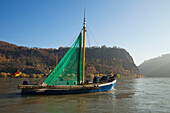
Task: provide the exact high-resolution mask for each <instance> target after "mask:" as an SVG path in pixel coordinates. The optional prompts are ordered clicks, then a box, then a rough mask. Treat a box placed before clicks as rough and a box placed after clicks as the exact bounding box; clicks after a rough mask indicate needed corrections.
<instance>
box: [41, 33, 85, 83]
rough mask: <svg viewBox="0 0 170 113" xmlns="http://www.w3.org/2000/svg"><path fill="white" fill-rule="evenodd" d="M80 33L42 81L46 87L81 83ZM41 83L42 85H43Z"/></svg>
mask: <svg viewBox="0 0 170 113" xmlns="http://www.w3.org/2000/svg"><path fill="white" fill-rule="evenodd" d="M81 59H82V33H80V35H79V36H78V38H77V39H76V40H75V42H74V43H73V44H72V46H71V47H70V49H69V50H68V51H67V53H66V54H65V55H64V57H63V58H62V59H61V61H60V62H59V63H58V65H57V66H56V67H55V68H54V70H53V71H52V72H51V74H50V75H49V76H48V77H47V79H46V80H45V81H44V83H45V84H47V85H77V84H80V81H81ZM44 83H43V84H44Z"/></svg>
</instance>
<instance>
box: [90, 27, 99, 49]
mask: <svg viewBox="0 0 170 113" xmlns="http://www.w3.org/2000/svg"><path fill="white" fill-rule="evenodd" d="M87 29H88V31H89V32H90V34H91V36H92V38H93V40H94V41H95V43H96V44H97V46H99V44H98V43H97V41H96V39H95V38H94V35H93V34H92V32H91V30H90V28H89V27H88V26H87Z"/></svg>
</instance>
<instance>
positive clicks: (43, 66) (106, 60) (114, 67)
mask: <svg viewBox="0 0 170 113" xmlns="http://www.w3.org/2000/svg"><path fill="white" fill-rule="evenodd" d="M68 49H69V48H68V47H60V48H59V50H58V51H59V60H60V59H61V58H62V57H63V56H64V54H65V53H66V52H67V50H68ZM56 50H57V49H52V48H51V49H43V48H28V47H23V46H17V45H14V44H10V43H8V42H4V41H0V72H10V73H12V72H14V71H15V70H16V69H20V70H21V71H22V72H24V73H26V74H38V73H48V71H49V69H50V68H53V67H55V65H56V53H57V51H56ZM110 72H112V73H114V74H121V75H133V74H139V71H138V68H137V66H136V65H135V64H134V61H133V59H132V57H131V56H130V54H129V53H128V52H127V51H126V50H125V49H122V48H117V47H113V48H107V47H106V46H102V47H91V48H86V73H87V74H88V73H89V74H91V73H93V74H95V73H104V74H107V73H110Z"/></svg>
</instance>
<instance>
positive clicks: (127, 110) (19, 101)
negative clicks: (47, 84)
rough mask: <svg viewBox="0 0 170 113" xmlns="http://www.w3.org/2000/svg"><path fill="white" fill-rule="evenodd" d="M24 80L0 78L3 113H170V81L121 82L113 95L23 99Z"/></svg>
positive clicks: (128, 80) (0, 108)
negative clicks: (20, 88)
mask: <svg viewBox="0 0 170 113" xmlns="http://www.w3.org/2000/svg"><path fill="white" fill-rule="evenodd" d="M23 80H24V78H7V79H5V78H0V113H38V112H39V113H96V112H99V113H113V112H114V113H168V112H169V113H170V78H138V79H119V80H118V81H117V84H116V90H114V91H110V92H103V93H89V94H74V95H48V96H47V95H46V96H45V95H42V96H21V95H20V90H19V89H17V85H18V84H22V81H23ZM37 80H38V79H29V81H32V82H35V81H37Z"/></svg>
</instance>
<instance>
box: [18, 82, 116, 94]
mask: <svg viewBox="0 0 170 113" xmlns="http://www.w3.org/2000/svg"><path fill="white" fill-rule="evenodd" d="M115 85H116V80H114V81H112V82H108V83H103V84H97V85H93V86H92V87H86V86H82V87H78V88H77V87H75V88H74V87H70V88H69V87H68V88H21V89H22V91H21V94H41V95H61V94H82V93H95V92H104V91H110V90H113V89H114V87H115Z"/></svg>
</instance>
